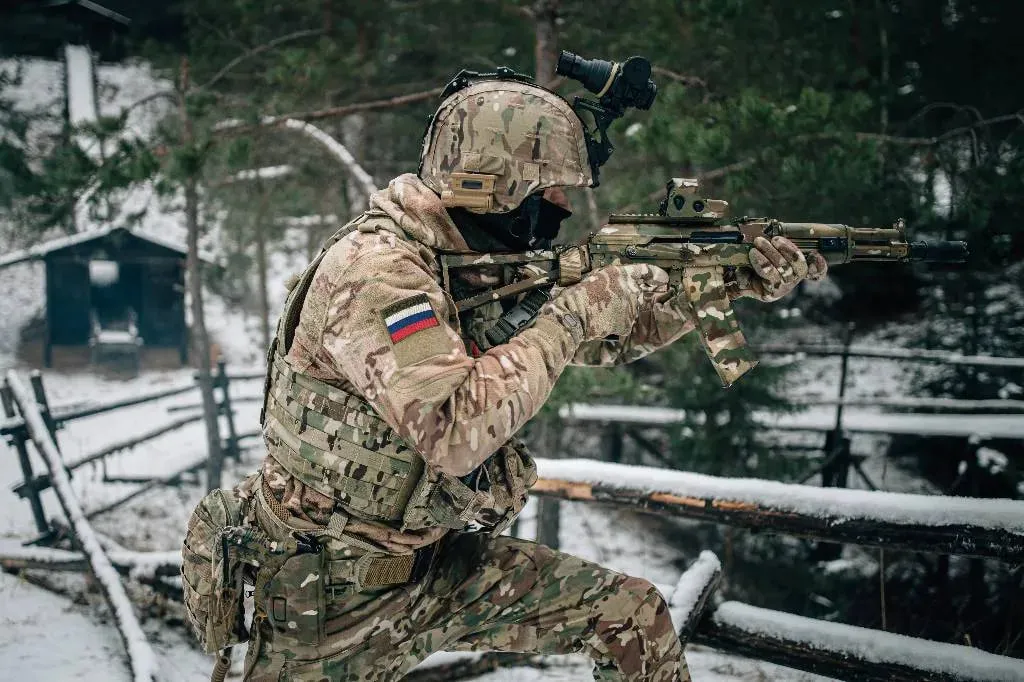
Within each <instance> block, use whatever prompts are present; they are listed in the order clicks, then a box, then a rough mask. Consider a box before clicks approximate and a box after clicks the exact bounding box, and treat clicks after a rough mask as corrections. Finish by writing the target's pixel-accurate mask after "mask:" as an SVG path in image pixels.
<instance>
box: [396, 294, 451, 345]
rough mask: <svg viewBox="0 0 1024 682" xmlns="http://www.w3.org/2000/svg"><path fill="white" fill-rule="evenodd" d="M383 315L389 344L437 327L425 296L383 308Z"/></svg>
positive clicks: (418, 296) (432, 310) (420, 295)
mask: <svg viewBox="0 0 1024 682" xmlns="http://www.w3.org/2000/svg"><path fill="white" fill-rule="evenodd" d="M383 313H384V324H386V325H387V327H388V334H389V335H390V336H391V343H398V342H399V341H402V340H403V339H407V338H409V337H410V336H412V335H413V334H415V333H416V332H419V331H423V330H424V329H430V328H431V327H437V326H439V325H438V321H437V316H436V315H435V314H434V309H433V308H431V307H430V301H429V300H428V299H427V295H426V294H418V295H416V296H412V297H410V298H407V299H405V300H404V301H399V302H398V303H395V304H394V305H391V306H388V307H387V308H385V309H384V311H383Z"/></svg>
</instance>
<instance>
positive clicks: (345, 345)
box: [263, 174, 694, 551]
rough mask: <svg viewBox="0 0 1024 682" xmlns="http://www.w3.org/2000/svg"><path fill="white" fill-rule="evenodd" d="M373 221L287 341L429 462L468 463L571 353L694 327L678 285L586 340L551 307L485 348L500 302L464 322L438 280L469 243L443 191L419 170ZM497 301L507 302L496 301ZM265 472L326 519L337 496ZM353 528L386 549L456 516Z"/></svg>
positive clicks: (330, 263) (345, 250)
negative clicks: (444, 259) (478, 348)
mask: <svg viewBox="0 0 1024 682" xmlns="http://www.w3.org/2000/svg"><path fill="white" fill-rule="evenodd" d="M364 222H365V225H364V227H363V228H361V229H359V230H356V231H354V232H352V233H351V234H349V235H348V236H346V237H345V238H343V239H341V240H340V241H339V242H337V243H336V244H335V245H334V246H332V247H331V248H330V250H329V251H328V252H327V254H326V255H325V257H324V259H323V261H322V262H321V264H320V266H319V268H318V270H317V273H316V275H315V276H314V279H313V281H312V284H311V286H310V289H309V293H308V294H307V296H306V299H305V302H304V304H303V307H302V312H301V316H300V319H299V325H298V328H297V329H296V332H295V340H294V342H293V343H292V346H291V349H290V351H289V353H288V361H289V363H290V364H291V365H292V366H293V367H295V368H296V369H297V370H299V371H301V372H303V373H305V374H308V375H309V376H312V377H315V378H317V379H320V380H322V381H325V382H328V383H331V384H334V385H336V386H338V387H340V388H342V389H343V390H346V391H348V392H352V393H356V394H359V395H361V396H363V398H364V399H365V400H366V401H367V402H369V403H370V405H372V406H373V408H374V410H375V411H376V412H377V413H378V414H379V415H380V416H381V417H382V418H383V419H384V420H385V421H386V422H387V423H388V424H390V425H391V426H392V427H393V428H395V429H396V431H398V433H399V434H400V435H401V437H402V438H403V440H404V441H405V442H406V443H407V444H408V445H409V446H410V447H412V448H414V449H415V450H416V451H417V452H419V453H420V454H421V455H422V456H423V458H424V460H425V461H426V463H427V466H429V467H435V468H436V469H438V470H441V471H444V472H446V473H449V474H452V475H455V476H461V475H464V474H466V473H469V472H470V471H472V470H473V469H475V468H476V467H477V466H479V465H480V464H481V463H482V462H483V461H484V460H486V459H487V458H488V457H489V456H490V455H491V453H493V452H494V451H495V450H497V449H498V448H499V447H500V446H501V445H502V444H503V443H504V442H505V441H506V440H508V438H510V437H511V436H512V435H513V434H514V433H516V431H518V430H519V429H520V428H521V427H522V426H523V425H524V424H525V423H526V422H527V421H528V420H529V419H530V418H531V417H533V415H534V414H535V413H536V412H537V411H538V410H539V409H540V407H541V405H542V404H543V403H544V401H545V400H546V399H547V397H548V395H549V393H550V392H551V389H552V386H553V385H554V383H555V380H556V379H557V378H558V376H559V374H560V373H561V372H562V370H563V369H564V368H565V367H566V365H568V364H570V363H574V364H587V365H600V364H604V365H607V364H614V363H618V362H628V361H631V360H635V359H637V358H639V357H642V356H643V355H646V354H647V353H649V352H651V351H653V350H655V349H657V348H659V347H661V346H663V345H666V344H668V343H671V342H672V341H674V340H675V339H677V338H678V337H680V336H682V335H683V334H685V333H686V332H688V331H689V330H691V329H693V326H694V325H693V321H692V315H693V313H692V309H691V308H690V306H689V304H688V303H687V302H686V300H685V298H684V297H683V296H681V295H677V292H675V291H670V290H669V289H668V288H667V287H666V288H665V291H664V292H662V293H660V294H659V295H658V296H657V297H656V300H658V301H661V302H652V303H651V304H649V305H646V306H641V308H640V312H639V315H638V318H637V320H636V322H635V324H634V326H633V333H632V334H631V335H630V336H628V337H626V338H623V339H620V340H615V341H612V340H605V341H599V342H588V343H583V344H578V343H577V342H576V341H575V340H574V338H573V336H572V335H571V334H570V333H569V331H568V330H566V328H565V327H563V326H562V325H561V324H560V323H559V322H557V321H556V320H554V319H553V317H551V316H545V315H544V314H542V315H540V316H539V317H538V319H537V320H536V322H535V323H534V324H533V325H532V326H531V327H530V328H528V329H526V330H524V331H522V332H520V333H519V334H518V335H517V336H516V337H514V338H513V339H512V340H511V341H509V343H507V344H504V345H501V346H496V347H494V348H491V349H490V350H488V351H487V352H486V353H483V354H481V355H479V357H474V353H473V352H472V349H473V345H472V343H471V342H472V338H471V336H472V335H473V334H474V332H475V331H476V330H478V329H482V328H484V327H486V326H487V325H486V324H482V323H481V318H483V319H493V318H494V317H496V315H497V314H500V306H498V304H493V305H492V306H485V307H483V308H482V309H479V310H478V311H477V312H476V313H475V314H474V318H473V319H471V320H468V321H466V322H465V324H460V321H459V318H458V316H457V315H456V313H455V309H454V302H453V301H452V299H451V297H450V296H449V295H448V294H447V293H446V292H445V291H444V290H443V288H442V286H441V283H440V269H439V267H438V265H437V257H436V255H437V252H439V251H445V250H447V251H468V250H469V248H468V246H467V245H466V242H465V240H464V239H463V238H462V236H461V235H460V234H459V232H458V230H457V228H456V227H455V224H454V223H453V222H452V220H451V218H450V217H449V216H448V214H447V212H446V211H445V209H444V208H443V207H442V206H441V202H440V200H439V198H438V197H437V195H436V194H434V193H433V191H431V190H430V189H429V188H427V187H426V186H425V185H424V184H423V183H422V182H421V181H420V180H419V178H417V177H416V176H415V175H411V174H407V175H403V176H400V177H399V178H397V179H395V180H393V181H392V182H391V184H390V186H389V187H388V188H387V189H385V190H381V191H378V192H377V193H375V194H374V195H373V196H372V197H371V199H370V209H369V210H368V211H367V213H366V214H364ZM495 307H497V310H496V309H495ZM263 472H264V476H265V478H266V480H267V481H268V482H269V484H270V487H271V490H272V491H273V492H274V494H275V496H277V497H279V498H280V501H281V502H282V504H283V505H284V507H285V508H286V509H287V510H289V511H290V512H291V513H292V514H293V515H294V516H295V517H297V520H299V521H303V522H310V523H315V524H324V523H326V521H327V519H328V518H329V516H330V514H331V513H332V511H333V509H334V502H333V500H332V499H330V498H328V497H326V496H324V495H322V494H321V493H319V492H316V491H314V490H311V489H308V488H306V487H305V486H303V484H302V483H301V482H299V481H297V480H295V479H293V478H292V477H291V476H289V475H288V473H287V472H286V471H284V469H283V468H281V466H280V465H279V464H278V463H277V462H276V461H275V460H274V459H273V458H271V457H267V458H266V460H265V462H264V465H263ZM347 530H348V532H350V533H353V534H355V535H358V536H362V537H365V538H366V539H369V540H372V541H373V542H376V543H377V544H379V545H381V546H382V547H385V548H387V549H388V550H389V551H403V550H407V549H409V548H410V547H416V546H421V545H423V544H427V543H430V542H433V541H434V540H436V539H438V538H439V537H440V536H441V535H443V534H444V532H445V529H443V528H435V529H430V530H427V531H422V532H417V533H408V532H406V533H400V532H398V531H396V530H394V529H392V528H389V527H387V526H384V525H383V524H376V523H371V522H363V521H358V520H355V519H353V520H352V521H350V522H349V525H348V526H347Z"/></svg>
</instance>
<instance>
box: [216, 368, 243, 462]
mask: <svg viewBox="0 0 1024 682" xmlns="http://www.w3.org/2000/svg"><path fill="white" fill-rule="evenodd" d="M229 383H230V380H229V379H228V372H227V364H226V363H225V362H224V360H222V359H218V360H217V385H218V386H220V393H221V400H220V410H221V412H222V413H223V414H224V418H225V419H226V420H227V423H228V442H227V448H226V450H227V454H229V455H230V456H231V457H232V458H233V459H234V460H235V461H236V462H237V461H239V460H240V459H241V458H242V454H241V451H240V450H239V447H238V432H237V431H235V413H234V410H233V408H232V407H231V392H230V391H229V390H228V384H229Z"/></svg>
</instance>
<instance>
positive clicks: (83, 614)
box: [0, 369, 825, 682]
mask: <svg viewBox="0 0 1024 682" xmlns="http://www.w3.org/2000/svg"><path fill="white" fill-rule="evenodd" d="M191 374H192V370H190V369H182V370H173V371H163V372H156V371H149V372H143V373H141V374H140V375H139V376H137V377H134V378H132V379H128V380H114V379H108V378H103V377H100V376H96V375H91V374H84V373H60V372H46V374H45V375H44V383H45V385H46V390H47V394H48V395H49V396H50V402H51V404H52V405H54V406H55V407H54V413H55V414H60V413H61V412H65V411H66V410H67V409H69V408H70V406H72V405H74V406H75V407H76V408H81V407H82V406H83V405H85V404H88V403H94V402H97V401H102V402H104V403H105V402H112V401H115V400H122V399H125V398H129V397H133V396H137V395H142V394H144V393H156V392H157V391H159V390H163V389H166V388H175V387H178V386H185V385H187V384H188V382H190V381H191ZM261 388H262V384H261V383H260V382H256V381H251V382H239V383H237V384H235V383H232V396H242V395H259V394H260V392H261ZM195 402H196V394H195V393H193V392H188V393H185V394H182V395H176V396H171V397H168V398H164V399H162V400H159V401H156V402H153V403H146V404H140V405H134V406H130V407H126V408H123V409H119V410H117V411H115V412H110V413H105V414H97V415H94V416H92V417H87V418H82V419H76V420H74V421H71V422H68V423H67V425H66V427H65V428H64V429H62V430H61V431H60V432H59V437H60V447H61V449H62V451H63V453H64V456H65V459H66V460H67V461H72V460H74V459H77V458H80V457H81V456H83V455H85V454H88V453H90V452H95V451H98V450H100V449H102V448H103V447H106V446H107V445H109V444H110V443H111V442H114V441H120V440H124V439H125V438H127V437H130V436H131V435H132V434H133V433H136V432H143V431H148V430H151V429H153V428H154V427H156V426H159V425H160V424H163V423H165V422H167V421H168V420H169V419H170V418H171V416H170V415H169V414H168V412H167V408H168V407H180V406H183V405H186V404H189V403H195ZM57 406H60V407H57ZM237 407H238V412H237V419H236V422H237V424H238V429H239V431H246V430H249V429H251V428H254V427H255V424H256V423H257V417H258V414H259V405H258V404H249V403H241V404H239V405H238V406H237ZM204 447H205V440H204V435H203V429H202V425H201V424H198V423H197V424H192V425H189V426H187V427H183V428H182V429H179V430H178V431H175V432H173V433H169V434H166V435H164V436H161V437H160V438H158V439H155V440H153V441H150V442H148V443H146V444H145V445H143V446H141V447H138V448H135V449H133V450H130V451H127V452H124V453H122V454H119V455H115V456H112V457H108V458H107V462H106V464H105V467H106V468H107V470H108V472H109V473H110V474H111V475H115V474H117V475H156V476H159V475H164V474H166V473H170V472H171V471H174V470H177V469H180V468H181V466H182V465H183V463H186V462H188V461H191V460H192V459H193V458H195V457H196V456H197V455H198V454H199V453H201V452H202V450H203V449H204ZM32 456H33V459H34V460H35V458H36V455H35V453H34V452H33V453H32ZM259 456H260V449H259V448H256V449H255V450H254V451H253V452H251V453H249V454H246V455H244V459H243V462H242V464H241V465H234V464H233V463H231V462H229V463H228V464H229V470H228V473H226V475H225V482H229V481H233V480H235V479H236V478H238V477H240V476H241V475H244V473H246V472H248V471H251V470H253V469H254V468H255V467H256V462H257V458H258V457H259ZM0 474H6V477H5V478H3V479H2V480H0V483H3V484H4V485H2V486H0V509H2V510H3V511H2V512H0V522H2V523H0V535H7V536H8V538H10V539H8V540H6V541H5V542H3V543H0V553H2V552H4V551H6V550H7V549H12V550H14V549H15V547H14V546H15V545H18V544H19V543H20V540H17V539H13V538H11V536H12V535H16V536H17V537H19V538H25V537H31V536H32V535H34V530H33V527H32V520H31V514H30V512H29V506H28V504H27V503H26V502H25V501H24V500H20V499H18V498H16V497H15V496H14V495H13V493H11V492H10V485H9V484H11V483H14V482H16V481H17V480H18V479H19V478H20V472H19V471H18V469H17V467H16V466H15V467H7V468H3V469H0ZM200 483H201V481H198V482H197V483H195V484H186V485H184V486H182V487H180V488H160V489H156V490H152V491H150V492H148V493H146V495H145V496H144V497H141V498H139V499H138V500H136V501H135V502H133V503H131V504H129V505H126V506H125V507H123V508H120V509H117V510H115V511H112V512H110V513H108V514H105V515H104V516H101V517H97V518H96V519H95V520H94V521H93V527H94V528H95V529H96V533H95V535H96V536H97V538H98V540H99V542H100V544H101V545H102V546H103V547H104V549H105V550H106V551H107V552H108V556H109V557H110V559H111V561H112V562H113V563H115V565H119V566H120V565H122V564H123V565H134V566H138V568H136V569H135V572H136V573H140V574H141V573H142V571H145V574H146V575H152V571H154V570H155V569H156V568H158V567H160V566H165V565H167V566H170V565H176V563H177V562H180V554H179V549H178V548H179V546H180V542H181V537H182V535H183V533H184V526H185V521H186V520H187V518H188V514H189V513H190V512H191V510H192V507H193V506H194V505H195V503H196V502H197V501H198V499H199V498H200V497H201V496H202V494H203V490H202V487H201V485H200ZM72 486H73V487H74V489H75V490H76V493H77V494H78V496H79V498H80V499H84V500H86V501H87V502H89V503H90V504H89V505H88V506H90V507H93V508H96V507H98V506H101V505H103V504H106V503H108V502H109V501H110V500H112V499H115V498H117V497H120V496H121V495H123V494H124V493H125V492H126V491H131V490H132V489H134V488H135V487H137V486H132V485H129V484H111V483H103V482H102V479H100V478H99V477H98V476H95V475H90V474H89V472H88V468H86V469H81V470H79V471H76V472H75V478H74V480H73V481H72ZM4 495H6V497H3V496H4ZM43 500H44V505H46V508H47V511H48V512H49V513H50V515H51V516H52V515H59V508H58V507H56V499H55V497H54V496H53V493H52V491H47V492H46V493H44V495H43ZM535 508H536V498H532V499H531V501H530V503H529V508H528V510H527V518H526V519H524V523H523V524H521V526H522V528H523V529H528V528H529V526H530V523H529V514H531V513H535V512H533V511H532V510H533V509H535ZM561 508H562V532H561V537H560V542H561V546H562V549H563V551H566V552H569V553H571V554H575V555H577V556H581V557H583V558H585V559H588V560H591V561H598V562H600V563H602V564H603V565H606V566H608V567H610V568H612V569H613V570H617V571H621V572H626V573H630V574H633V575H641V576H643V577H645V578H647V579H649V580H651V581H652V582H654V583H655V584H656V585H658V586H659V589H661V590H662V593H663V594H670V593H671V588H672V586H673V585H675V583H676V582H677V580H678V579H679V567H680V566H682V565H685V564H686V563H689V562H687V561H686V560H685V557H684V556H683V553H682V551H681V550H680V549H679V548H678V547H675V546H673V545H672V544H671V543H667V542H665V541H664V535H663V531H661V530H659V528H660V527H659V521H660V520H659V519H657V518H656V517H651V516H644V515H638V514H634V513H631V512H629V511H626V510H619V509H602V508H599V507H596V506H594V505H582V504H579V505H574V504H563V505H561ZM101 531H102V532H101ZM112 538H115V539H116V540H114V539H112ZM125 545H127V546H131V547H132V548H133V550H129V549H127V548H126V547H125ZM142 550H152V551H142ZM22 551H25V552H31V553H37V552H44V553H45V554H46V555H48V556H50V557H51V558H56V557H60V558H61V559H66V558H71V557H75V558H80V557H81V555H80V554H77V553H74V552H67V553H66V554H65V553H63V552H59V550H46V549H41V548H22ZM691 558H692V557H691ZM63 575H64V576H66V579H68V580H71V579H77V580H80V579H79V578H78V576H77V575H76V574H63ZM0 578H2V579H3V581H4V582H0V599H6V595H7V594H8V592H7V591H6V585H7V583H8V582H9V583H11V584H16V585H17V587H18V589H17V594H18V597H17V599H14V600H12V601H11V602H10V604H11V608H17V607H20V606H24V607H25V608H31V618H32V619H38V620H36V621H34V622H38V623H40V624H45V628H46V629H45V630H44V629H43V628H44V626H43V625H38V626H37V630H38V631H39V632H38V634H37V635H36V636H37V637H40V638H42V639H41V640H38V641H41V642H43V644H40V645H39V646H34V645H33V646H26V647H18V646H17V645H16V644H15V643H16V642H18V641H20V638H21V634H20V633H21V631H20V630H19V629H17V628H18V626H19V625H20V624H21V623H22V622H23V620H22V617H23V616H24V619H25V620H28V619H29V617H28V616H27V615H25V614H22V613H13V612H11V613H8V614H5V615H6V617H7V620H4V621H0V623H7V622H10V623H11V624H12V628H13V629H8V630H6V633H7V634H4V635H0V661H2V665H3V666H4V674H5V675H11V676H13V678H14V679H18V680H19V682H23V681H29V682H32V681H34V680H39V681H40V682H42V680H71V679H76V680H77V679H82V680H88V681H90V682H92V681H93V680H96V681H97V682H98V680H101V679H102V680H109V681H111V682H125V681H126V680H128V679H130V677H129V676H128V673H127V671H126V670H125V669H123V668H122V667H121V666H119V665H117V663H116V662H117V661H118V660H121V659H122V658H123V652H122V648H121V647H120V645H119V642H118V640H117V636H116V631H115V630H114V628H113V627H111V626H110V625H109V623H108V624H107V625H102V624H101V623H100V622H99V619H101V618H102V617H103V616H104V615H105V613H106V611H105V610H104V609H95V608H93V609H91V610H90V609H86V608H83V607H80V606H78V605H75V604H72V603H71V602H70V601H68V599H66V598H62V597H56V596H54V595H52V594H50V593H48V592H46V591H44V590H42V589H39V588H37V587H33V586H31V585H25V584H24V583H17V581H16V579H15V578H12V577H10V576H0ZM6 603H8V602H6V601H5V604H6ZM143 626H144V627H145V628H146V631H147V633H148V634H149V638H150V641H151V643H152V646H153V648H154V649H155V651H156V655H157V657H158V661H159V664H160V669H161V670H162V671H164V672H165V675H164V679H168V680H175V681H178V680H180V681H182V682H200V681H201V680H206V679H209V674H210V670H211V668H212V665H213V663H212V659H211V658H209V657H207V656H205V655H203V654H202V653H201V652H199V650H198V649H197V648H196V645H195V643H194V642H193V641H192V638H191V635H190V634H188V633H185V632H183V631H180V630H179V629H176V628H174V627H168V626H166V625H164V624H163V623H162V621H160V620H159V619H154V620H152V621H150V622H144V623H143ZM0 632H4V630H0ZM25 632H26V633H28V634H31V633H33V632H36V630H33V629H32V628H31V627H27V628H26V630H25ZM14 633H19V634H18V635H15V634H14ZM65 638H66V639H67V640H68V642H67V647H66V648H67V651H69V652H73V653H75V654H76V655H75V656H72V655H68V656H63V655H60V656H51V655H49V653H48V648H49V647H50V646H52V642H53V641H63V640H64V639H65ZM236 649H237V650H236V659H238V658H240V657H241V656H242V655H244V650H245V647H237V648H236ZM15 652H16V653H15ZM444 655H445V656H451V655H452V654H444ZM686 655H687V660H688V662H689V665H690V670H691V671H692V673H693V676H694V679H695V680H697V681H698V682H755V681H759V680H765V679H771V680H777V681H778V682H821V681H822V680H825V678H822V677H817V676H814V675H810V674H808V673H802V672H798V671H794V670H791V669H787V668H783V667H780V666H776V665H772V664H770V663H766V662H762V661H755V660H750V659H746V658H742V657H738V656H733V655H728V654H723V653H720V652H717V651H714V650H712V649H707V648H705V647H700V646H689V647H687V653H686ZM236 663H237V661H236ZM590 668H591V666H590V663H589V661H588V660H587V659H586V658H583V657H579V656H568V657H557V658H555V659H554V660H553V661H552V667H550V668H546V669H544V670H536V669H531V668H512V669H504V670H498V671H495V672H493V673H489V674H487V675H485V676H482V677H481V678H479V679H480V681H481V682H592V679H593V678H592V676H591V674H590ZM236 669H237V671H238V672H240V668H239V667H238V666H237V665H236ZM230 679H232V678H231V677H229V680H230ZM235 679H237V677H236V678H235Z"/></svg>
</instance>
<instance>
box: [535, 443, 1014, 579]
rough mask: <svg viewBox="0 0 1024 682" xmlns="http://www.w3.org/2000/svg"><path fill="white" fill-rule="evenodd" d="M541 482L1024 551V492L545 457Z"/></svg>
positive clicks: (977, 550) (939, 545)
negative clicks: (750, 475) (1015, 495)
mask: <svg viewBox="0 0 1024 682" xmlns="http://www.w3.org/2000/svg"><path fill="white" fill-rule="evenodd" d="M537 467H538V471H539V473H540V475H541V479H540V480H539V481H537V483H536V484H535V485H534V487H533V488H532V490H531V492H533V493H535V494H538V495H546V496H549V497H556V498H559V499H564V500H574V501H588V502H600V503H604V504H610V505H615V506H619V507H628V508H630V509H635V510H639V511H650V512H656V513H660V514H665V515H669V516H678V517H683V518H690V519H697V520H700V521H709V522H712V523H720V524H724V525H729V526H736V527H739V528H748V529H752V530H761V531H767V532H773V533H784V534H787V535H796V536H799V537H807V538H814V539H818V540H826V541H829V542H839V543H850V544H855V545H864V546H867V547H882V548H885V549H887V550H893V549H903V550H909V551H914V552H928V553H936V554H959V555H964V556H972V557H981V558H990V559H1000V560H1003V561H1012V562H1017V563H1019V562H1021V561H1024V502H1022V501H1017V500H993V499H976V498H965V497H949V496H936V495H911V494H906V493H887V492H869V491H863V490H847V489H839V488H827V489H823V488H819V487H816V486H805V485H798V484H792V483H776V482H773V481H763V480H757V479H741V478H724V477H718V476H706V475H702V474H694V473H689V472H683V471H674V470H671V469H655V468H651V467H639V466H626V465H622V464H612V463H609V462H598V461H593V460H579V459H577V460H568V459H560V460H549V459H542V458H538V459H537Z"/></svg>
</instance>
